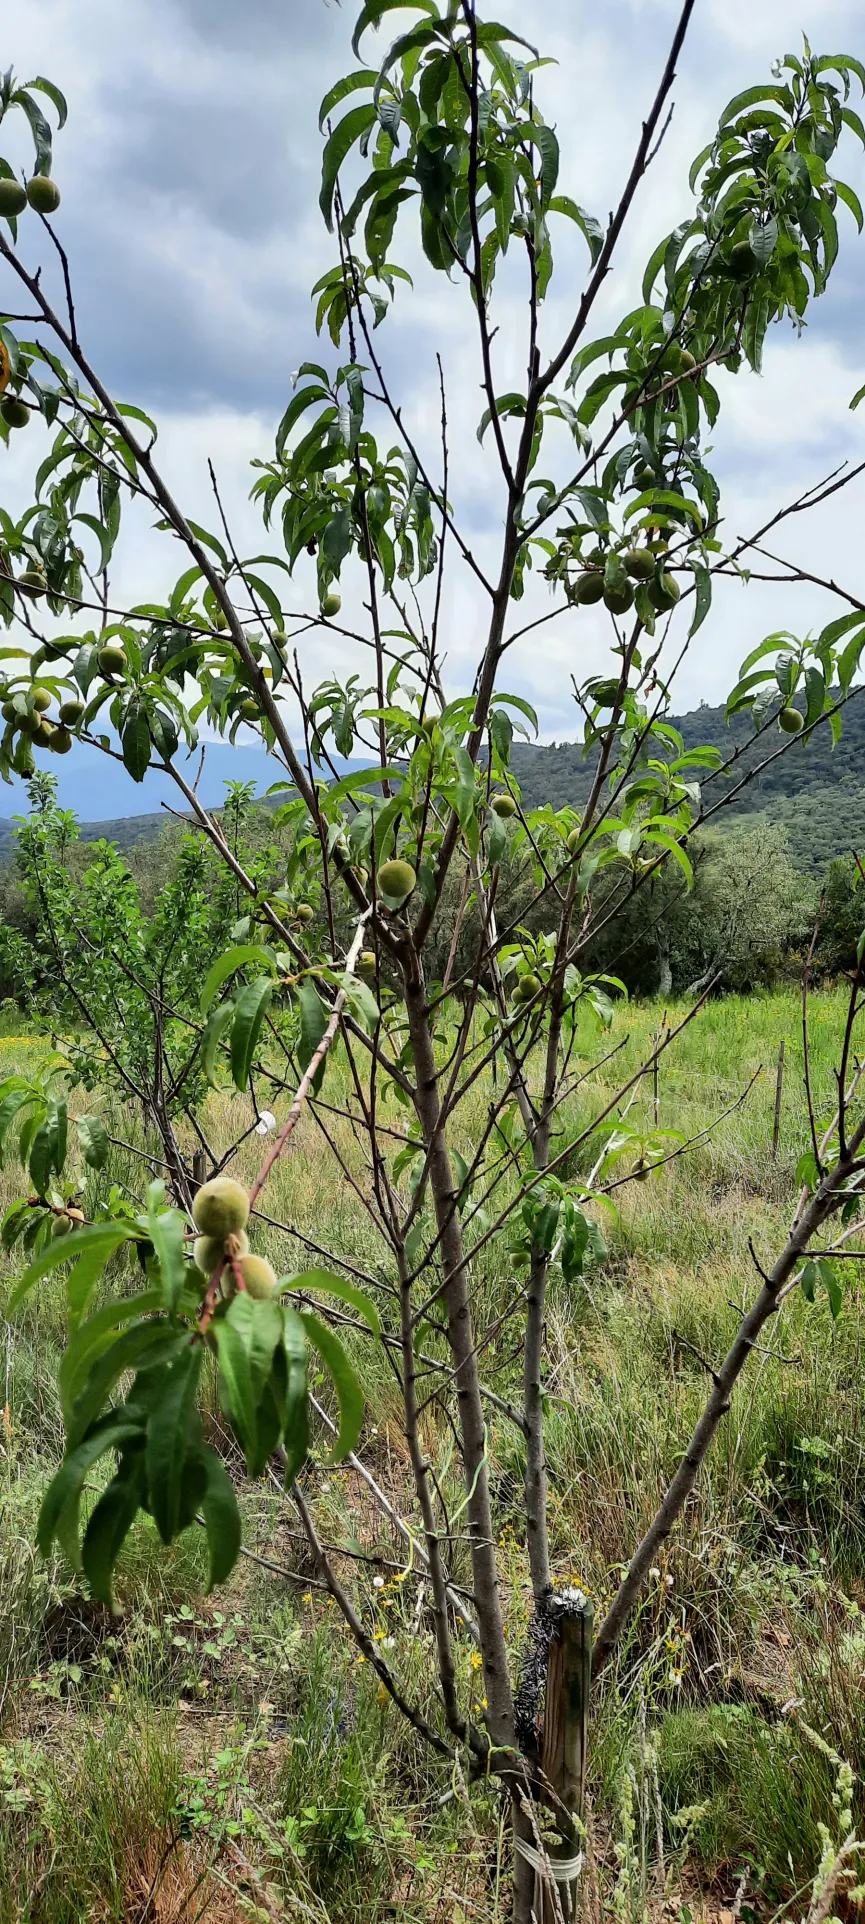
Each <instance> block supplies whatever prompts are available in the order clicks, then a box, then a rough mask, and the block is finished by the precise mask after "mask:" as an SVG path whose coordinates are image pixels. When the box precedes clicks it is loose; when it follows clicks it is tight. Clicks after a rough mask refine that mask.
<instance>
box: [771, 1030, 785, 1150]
mask: <svg viewBox="0 0 865 1924" xmlns="http://www.w3.org/2000/svg"><path fill="white" fill-rule="evenodd" d="M784 1047H785V1044H784V1037H783V1036H782V1037H781V1047H780V1049H779V1050H778V1074H777V1077H776V1080H775V1126H774V1128H773V1130H772V1161H773V1162H777V1160H778V1137H779V1135H780V1133H781V1091H782V1089H783V1087H784Z"/></svg>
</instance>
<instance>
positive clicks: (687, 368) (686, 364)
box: [679, 347, 697, 374]
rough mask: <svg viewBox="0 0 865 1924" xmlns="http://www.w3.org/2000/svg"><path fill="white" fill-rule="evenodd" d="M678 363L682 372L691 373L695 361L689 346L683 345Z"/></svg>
mask: <svg viewBox="0 0 865 1924" xmlns="http://www.w3.org/2000/svg"><path fill="white" fill-rule="evenodd" d="M679 365H680V367H681V370H682V373H683V374H693V371H694V369H695V367H696V365H697V363H696V360H695V358H694V355H693V354H692V353H691V350H690V348H689V347H683V349H682V355H681V360H680V363H679Z"/></svg>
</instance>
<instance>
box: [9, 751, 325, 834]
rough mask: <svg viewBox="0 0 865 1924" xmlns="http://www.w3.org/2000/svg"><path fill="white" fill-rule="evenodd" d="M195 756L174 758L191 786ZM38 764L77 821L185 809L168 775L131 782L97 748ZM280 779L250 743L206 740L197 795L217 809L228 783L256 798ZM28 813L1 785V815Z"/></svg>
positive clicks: (23, 801)
mask: <svg viewBox="0 0 865 1924" xmlns="http://www.w3.org/2000/svg"><path fill="white" fill-rule="evenodd" d="M199 754H200V750H196V752H195V754H194V755H191V756H190V757H189V759H188V760H184V759H183V755H182V750H181V751H180V753H179V755H178V766H179V768H180V770H181V773H182V774H183V775H184V777H185V779H186V780H187V781H189V782H190V783H192V782H194V780H195V776H196V773H197V771H198V761H199ZM39 765H40V767H42V768H45V769H48V770H50V772H51V774H52V775H56V777H57V789H58V798H59V801H60V806H61V808H73V809H74V810H75V813H76V815H77V816H78V820H79V822H106V821H118V820H121V819H123V818H125V817H127V816H132V815H148V814H153V813H154V812H155V811H156V810H157V809H159V807H160V805H161V803H162V802H167V803H168V804H169V806H170V807H171V808H176V809H178V810H180V811H183V810H184V809H185V807H186V804H185V802H184V799H183V796H182V794H181V792H180V790H179V789H178V788H177V787H176V785H175V783H174V782H173V781H171V779H170V777H169V776H168V775H159V774H156V773H155V772H151V773H149V774H147V775H145V777H144V780H143V782H134V781H133V780H132V777H131V775H128V774H127V772H126V769H125V768H124V766H123V763H122V762H115V761H112V760H111V758H110V756H108V755H103V754H102V753H101V751H100V750H99V749H98V748H90V747H88V745H87V744H86V743H85V742H73V745H72V747H71V749H70V751H69V754H68V755H64V756H60V755H56V756H55V755H41V756H40V757H39ZM335 765H336V767H337V769H338V772H339V773H340V774H343V773H344V772H345V769H346V768H347V767H348V766H349V764H348V763H341V762H339V761H338V760H337V761H336V764H335ZM352 765H353V766H361V765H362V764H352ZM278 778H279V770H278V768H277V765H276V764H275V762H274V761H273V760H272V759H271V757H270V756H269V755H267V754H265V752H264V750H263V749H261V748H255V747H253V746H252V745H249V746H238V747H237V748H232V747H230V746H229V744H228V743H227V742H209V743H208V744H207V748H206V752H205V756H204V772H203V774H202V777H201V780H200V782H199V784H198V794H199V795H200V797H201V800H202V802H203V803H204V806H205V808H219V807H221V805H222V803H223V802H224V800H225V784H226V782H255V784H256V789H257V792H258V794H260V795H263V794H264V793H265V791H266V790H267V789H268V788H270V787H271V785H272V784H273V782H275V781H277V780H278ZM26 810H27V791H26V788H25V785H24V783H23V782H22V781H21V780H20V778H18V777H15V778H14V779H13V781H12V782H11V784H10V785H9V786H8V787H7V786H6V784H5V783H4V784H3V785H0V814H2V815H3V816H7V817H8V816H10V815H19V814H25V813H26ZM163 812H164V811H163Z"/></svg>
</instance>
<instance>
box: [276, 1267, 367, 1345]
mask: <svg viewBox="0 0 865 1924" xmlns="http://www.w3.org/2000/svg"><path fill="white" fill-rule="evenodd" d="M280 1289H290V1290H292V1291H297V1292H298V1293H303V1294H306V1292H307V1291H308V1290H313V1289H321V1290H324V1292H325V1294H326V1295H328V1296H338V1297H339V1300H340V1302H341V1303H348V1304H349V1306H350V1308H351V1309H356V1310H357V1312H358V1315H359V1316H362V1317H363V1320H364V1322H365V1323H368V1324H369V1327H370V1329H371V1330H372V1333H373V1335H374V1336H380V1335H381V1323H380V1321H379V1315H378V1310H377V1309H376V1307H375V1304H374V1303H373V1302H371V1301H370V1298H369V1297H368V1296H366V1295H365V1294H364V1292H363V1290H362V1289H358V1288H357V1286H356V1284H354V1283H347V1282H346V1281H345V1278H344V1277H342V1276H337V1275H335V1274H334V1271H333V1270H332V1269H304V1270H301V1271H300V1272H299V1274H298V1275H296V1276H286V1277H284V1278H283V1280H282V1281H281V1283H280Z"/></svg>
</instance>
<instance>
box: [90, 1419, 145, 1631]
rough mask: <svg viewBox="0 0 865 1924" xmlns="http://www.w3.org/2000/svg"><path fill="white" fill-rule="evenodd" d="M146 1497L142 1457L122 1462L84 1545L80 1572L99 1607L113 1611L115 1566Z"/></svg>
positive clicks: (105, 1492) (93, 1516)
mask: <svg viewBox="0 0 865 1924" xmlns="http://www.w3.org/2000/svg"><path fill="white" fill-rule="evenodd" d="M143 1494H144V1464H143V1461H142V1458H141V1457H140V1455H136V1456H132V1457H129V1458H128V1459H127V1460H126V1461H122V1462H121V1466H120V1469H119V1470H118V1472H117V1475H116V1476H115V1477H114V1478H113V1479H112V1481H111V1482H110V1483H109V1485H108V1488H107V1490H104V1491H103V1493H102V1495H101V1497H100V1498H99V1502H98V1503H97V1504H96V1506H95V1508H94V1510H93V1511H92V1512H91V1515H90V1520H89V1522H88V1525H87V1529H86V1530H85V1532H84V1541H83V1543H82V1545H81V1568H82V1570H83V1572H84V1575H85V1577H86V1578H87V1581H88V1583H89V1585H90V1589H91V1591H92V1593H93V1595H94V1597H95V1598H96V1599H97V1601H98V1602H99V1603H105V1604H107V1605H108V1608H109V1610H112V1609H113V1608H114V1592H113V1583H112V1578H113V1574H114V1566H115V1564H116V1562H117V1558H118V1556H119V1555H120V1551H121V1550H122V1548H123V1544H124V1542H125V1540H126V1538H127V1536H128V1534H129V1531H130V1530H131V1528H132V1525H133V1523H134V1522H135V1518H136V1516H137V1515H138V1511H139V1509H140V1508H141V1499H142V1496H143Z"/></svg>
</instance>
